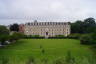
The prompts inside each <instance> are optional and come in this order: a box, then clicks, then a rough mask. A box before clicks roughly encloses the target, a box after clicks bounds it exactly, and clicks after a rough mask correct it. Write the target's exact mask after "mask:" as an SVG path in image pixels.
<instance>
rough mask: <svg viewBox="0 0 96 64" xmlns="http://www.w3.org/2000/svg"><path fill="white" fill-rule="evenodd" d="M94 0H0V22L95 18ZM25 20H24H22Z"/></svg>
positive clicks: (95, 2)
mask: <svg viewBox="0 0 96 64" xmlns="http://www.w3.org/2000/svg"><path fill="white" fill-rule="evenodd" d="M95 6H96V1H95V0H0V19H2V20H5V19H6V21H4V22H5V23H4V22H2V21H1V20H0V23H1V24H6V22H7V23H10V22H9V21H8V20H7V19H15V20H16V21H14V22H19V19H30V18H32V19H36V18H37V17H38V18H39V19H41V21H42V20H44V19H47V20H48V19H54V20H58V19H63V20H65V21H71V22H72V21H75V20H77V19H84V18H86V17H94V18H96V8H95ZM23 22H25V21H23Z"/></svg>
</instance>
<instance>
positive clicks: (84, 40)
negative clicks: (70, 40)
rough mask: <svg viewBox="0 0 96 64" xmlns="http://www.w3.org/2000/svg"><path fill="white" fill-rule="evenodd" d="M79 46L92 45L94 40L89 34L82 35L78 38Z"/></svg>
mask: <svg viewBox="0 0 96 64" xmlns="http://www.w3.org/2000/svg"><path fill="white" fill-rule="evenodd" d="M80 41H81V44H93V43H94V40H93V38H92V35H91V34H84V35H82V36H81V37H80Z"/></svg>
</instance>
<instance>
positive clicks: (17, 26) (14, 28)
mask: <svg viewBox="0 0 96 64" xmlns="http://www.w3.org/2000/svg"><path fill="white" fill-rule="evenodd" d="M10 31H17V32H18V31H19V25H18V24H13V25H11V26H10Z"/></svg>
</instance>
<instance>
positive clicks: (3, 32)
mask: <svg viewBox="0 0 96 64" xmlns="http://www.w3.org/2000/svg"><path fill="white" fill-rule="evenodd" d="M8 34H9V30H8V29H7V28H6V27H5V26H3V25H2V26H1V25H0V36H1V35H8Z"/></svg>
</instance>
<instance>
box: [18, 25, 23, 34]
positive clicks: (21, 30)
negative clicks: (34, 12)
mask: <svg viewBox="0 0 96 64" xmlns="http://www.w3.org/2000/svg"><path fill="white" fill-rule="evenodd" d="M19 32H21V33H24V24H20V25H19Z"/></svg>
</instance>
